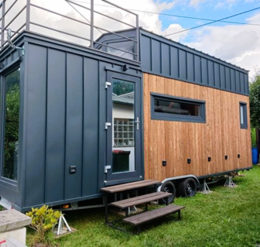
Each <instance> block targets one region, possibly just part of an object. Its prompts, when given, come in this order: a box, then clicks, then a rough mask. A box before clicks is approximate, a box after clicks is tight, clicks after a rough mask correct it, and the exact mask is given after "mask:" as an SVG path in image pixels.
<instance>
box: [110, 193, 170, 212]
mask: <svg viewBox="0 0 260 247" xmlns="http://www.w3.org/2000/svg"><path fill="white" fill-rule="evenodd" d="M171 195H172V194H171V193H166V192H161V191H160V192H154V193H149V194H145V195H142V196H136V197H132V198H129V199H125V200H121V201H117V202H113V203H111V206H115V207H118V208H122V209H123V208H128V207H132V206H137V205H140V204H144V203H148V202H151V201H155V200H159V199H163V198H166V197H168V196H171Z"/></svg>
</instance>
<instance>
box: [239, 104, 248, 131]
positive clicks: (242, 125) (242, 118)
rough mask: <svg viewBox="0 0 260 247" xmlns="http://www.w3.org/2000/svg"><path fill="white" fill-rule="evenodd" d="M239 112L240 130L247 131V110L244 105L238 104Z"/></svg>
mask: <svg viewBox="0 0 260 247" xmlns="http://www.w3.org/2000/svg"><path fill="white" fill-rule="evenodd" d="M239 111H240V128H241V129H247V108H246V103H243V102H240V103H239Z"/></svg>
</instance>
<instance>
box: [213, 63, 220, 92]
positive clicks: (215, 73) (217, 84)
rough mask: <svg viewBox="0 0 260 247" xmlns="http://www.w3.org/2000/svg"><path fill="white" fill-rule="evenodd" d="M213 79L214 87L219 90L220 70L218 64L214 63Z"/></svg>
mask: <svg viewBox="0 0 260 247" xmlns="http://www.w3.org/2000/svg"><path fill="white" fill-rule="evenodd" d="M214 77H215V78H214V79H215V87H217V88H220V85H221V84H220V69H219V64H217V63H214Z"/></svg>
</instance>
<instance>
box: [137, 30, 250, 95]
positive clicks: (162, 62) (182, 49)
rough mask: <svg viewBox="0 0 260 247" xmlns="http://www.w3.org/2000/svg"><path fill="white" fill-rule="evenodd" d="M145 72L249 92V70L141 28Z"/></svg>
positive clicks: (213, 86) (142, 59)
mask: <svg viewBox="0 0 260 247" xmlns="http://www.w3.org/2000/svg"><path fill="white" fill-rule="evenodd" d="M140 40H141V64H142V69H143V71H144V72H147V73H150V74H156V75H160V76H164V77H169V78H173V79H176V80H181V81H187V82H190V83H194V84H199V85H203V86H207V87H212V88H217V89H221V90H225V91H230V92H235V93H240V94H245V95H248V94H249V82H248V71H246V70H244V69H241V68H239V67H237V66H235V65H232V64H229V63H227V62H225V61H222V60H220V59H217V58H215V57H213V56H210V55H207V54H205V53H202V52H200V51H197V50H195V49H192V48H189V47H188V46H185V45H182V44H180V43H177V42H174V41H172V40H169V39H166V38H163V37H161V36H158V35H156V34H153V33H150V32H147V31H145V30H143V29H141V39H140Z"/></svg>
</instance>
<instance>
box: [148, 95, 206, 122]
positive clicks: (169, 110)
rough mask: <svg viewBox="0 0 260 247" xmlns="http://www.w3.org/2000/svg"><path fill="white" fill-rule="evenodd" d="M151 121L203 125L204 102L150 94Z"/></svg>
mask: <svg viewBox="0 0 260 247" xmlns="http://www.w3.org/2000/svg"><path fill="white" fill-rule="evenodd" d="M151 103H152V106H151V109H152V114H151V116H152V119H157V120H168V121H184V122H200V123H205V121H206V116H205V102H204V101H198V100H191V99H186V98H177V97H172V96H167V95H159V94H152V98H151Z"/></svg>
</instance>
